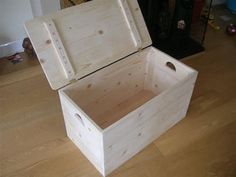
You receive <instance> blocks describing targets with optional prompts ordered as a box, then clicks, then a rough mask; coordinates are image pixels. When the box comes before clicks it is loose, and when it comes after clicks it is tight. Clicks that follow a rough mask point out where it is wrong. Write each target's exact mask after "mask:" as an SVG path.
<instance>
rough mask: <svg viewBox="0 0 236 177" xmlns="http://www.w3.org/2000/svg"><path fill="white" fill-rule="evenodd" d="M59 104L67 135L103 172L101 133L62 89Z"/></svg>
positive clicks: (102, 172)
mask: <svg viewBox="0 0 236 177" xmlns="http://www.w3.org/2000/svg"><path fill="white" fill-rule="evenodd" d="M59 95H60V101H61V106H62V110H63V115H64V121H65V126H66V132H67V136H68V137H69V138H70V139H71V140H72V142H73V143H74V144H75V145H76V146H77V147H78V148H79V149H80V150H81V152H82V153H83V154H84V155H85V156H86V157H87V158H88V160H89V161H90V162H91V163H92V164H93V165H94V166H95V167H96V168H97V170H98V171H99V172H100V173H101V174H104V156H103V143H102V142H103V140H102V134H101V132H100V131H99V130H98V129H97V127H96V126H94V125H93V124H92V123H91V122H90V121H89V120H88V119H87V118H86V115H84V113H82V112H80V111H79V110H78V109H76V107H74V105H73V104H72V103H71V101H70V100H68V99H67V97H66V96H65V95H64V93H63V92H62V91H60V92H59Z"/></svg>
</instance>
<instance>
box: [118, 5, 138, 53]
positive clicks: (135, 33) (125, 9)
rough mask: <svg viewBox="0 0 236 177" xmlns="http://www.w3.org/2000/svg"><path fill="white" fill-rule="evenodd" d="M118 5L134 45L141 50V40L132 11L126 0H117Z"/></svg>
mask: <svg viewBox="0 0 236 177" xmlns="http://www.w3.org/2000/svg"><path fill="white" fill-rule="evenodd" d="M118 2H119V4H120V7H121V9H122V12H123V14H124V17H125V21H126V23H127V25H128V27H129V30H130V33H131V36H132V39H133V42H134V45H135V46H136V48H137V49H138V50H141V48H142V41H141V38H140V35H139V32H138V29H137V27H136V24H135V21H134V19H133V16H132V13H131V11H130V9H129V5H128V4H127V1H126V0H118Z"/></svg>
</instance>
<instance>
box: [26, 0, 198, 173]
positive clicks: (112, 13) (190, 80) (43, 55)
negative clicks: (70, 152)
mask: <svg viewBox="0 0 236 177" xmlns="http://www.w3.org/2000/svg"><path fill="white" fill-rule="evenodd" d="M25 28H26V31H27V33H28V35H29V37H30V39H31V41H32V44H33V46H34V48H35V51H36V53H37V56H38V58H39V61H40V64H41V65H42V68H43V70H44V72H45V75H46V77H47V79H48V81H49V83H50V86H51V87H52V89H54V90H58V93H59V97H60V101H61V105H62V110H63V114H64V120H65V127H66V131H67V135H68V137H69V138H70V139H71V140H72V142H73V143H74V144H75V145H76V146H78V148H79V149H80V151H81V152H82V153H83V154H84V155H85V156H86V157H87V158H88V160H89V161H90V162H91V163H92V164H93V165H94V166H95V167H96V168H97V170H98V171H99V172H100V173H101V174H102V175H103V176H106V175H108V174H110V173H111V172H112V171H113V170H115V169H116V168H118V167H119V166H120V165H122V164H123V163H124V162H126V161H127V160H128V159H130V158H131V157H132V156H134V155H135V154H137V153H138V152H139V151H140V150H142V149H143V148H145V147H146V146H147V145H148V144H150V143H151V142H152V141H153V140H155V139H156V138H158V137H159V136H160V135H161V134H163V133H164V132H165V131H167V130H168V129H169V128H171V127H172V126H173V125H175V124H176V123H177V122H179V121H180V120H181V119H182V118H183V117H184V116H185V115H186V112H187V109H188V105H189V102H190V98H191V95H192V91H193V88H194V84H195V81H196V77H197V71H195V70H194V69H192V68H190V67H188V66H186V65H184V64H183V63H181V62H179V61H177V60H175V59H173V58H172V57H170V56H168V55H166V54H164V53H163V52H161V51H159V50H157V49H155V48H154V47H152V46H151V39H150V36H149V34H148V31H147V28H146V25H145V22H144V20H143V17H142V14H141V11H140V8H139V5H138V3H137V0H93V1H90V2H87V3H84V4H81V5H78V6H75V7H71V8H67V9H64V10H62V11H59V12H57V13H55V14H52V15H48V16H43V17H39V18H35V19H33V20H31V21H29V22H27V23H26V25H25ZM78 165H79V164H78Z"/></svg>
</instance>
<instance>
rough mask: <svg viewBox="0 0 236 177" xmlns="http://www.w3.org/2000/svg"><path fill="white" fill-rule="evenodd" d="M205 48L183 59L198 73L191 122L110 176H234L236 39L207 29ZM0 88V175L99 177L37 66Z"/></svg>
mask: <svg viewBox="0 0 236 177" xmlns="http://www.w3.org/2000/svg"><path fill="white" fill-rule="evenodd" d="M205 45H206V49H207V50H206V52H205V53H203V54H202V55H198V56H196V57H192V58H190V59H188V60H186V61H184V63H186V64H188V65H190V66H192V67H193V68H195V69H197V70H198V71H199V76H198V82H197V83H196V89H195V91H194V94H193V99H192V101H191V104H190V109H189V111H188V114H187V118H186V119H184V120H183V121H181V122H180V123H179V124H177V126H175V127H173V128H172V129H171V130H169V131H168V132H167V133H165V134H164V135H163V136H161V137H160V138H159V139H158V140H156V141H155V143H152V144H151V145H149V146H148V147H147V148H145V149H144V150H143V151H141V152H140V153H139V154H137V155H136V156H134V157H133V158H132V159H131V160H129V161H128V162H127V163H125V164H124V165H122V166H121V167H120V168H119V169H117V170H116V171H115V172H113V173H112V174H111V175H109V177H146V176H147V177H170V176H173V177H185V176H190V177H213V176H214V177H222V176H223V177H235V176H236V171H235V167H236V151H235V149H236V143H235V139H236V111H235V107H236V94H235V90H236V82H235V80H236V60H235V56H236V50H235V46H236V44H235V38H233V37H228V36H226V35H225V34H224V31H219V32H215V31H211V29H209V31H208V33H207V39H206V44H205ZM14 67H17V65H14ZM13 70H15V69H14V68H13ZM3 80H4V82H2V81H3ZM0 83H1V85H0V176H1V177H28V176H34V177H54V176H55V177H77V176H82V177H91V176H92V177H99V176H100V175H99V173H98V172H97V171H96V169H95V168H94V167H93V166H92V165H91V164H90V163H89V162H88V160H87V159H86V158H85V157H84V156H83V155H82V154H81V153H80V152H79V151H78V150H77V147H76V146H75V145H73V143H71V141H70V140H69V139H68V138H66V133H65V128H64V122H63V116H62V112H61V107H60V104H59V97H58V95H57V93H56V92H53V91H51V88H50V87H49V86H48V82H47V80H46V78H45V76H44V74H43V72H42V70H41V69H40V67H31V68H29V69H24V70H19V71H17V72H13V73H11V74H7V75H2V76H1V77H0Z"/></svg>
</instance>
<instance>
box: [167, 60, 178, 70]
mask: <svg viewBox="0 0 236 177" xmlns="http://www.w3.org/2000/svg"><path fill="white" fill-rule="evenodd" d="M166 66H167V67H169V68H170V69H172V70H173V71H176V68H175V65H174V64H173V63H171V62H169V61H168V62H166Z"/></svg>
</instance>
